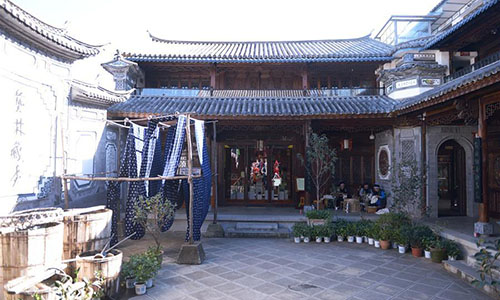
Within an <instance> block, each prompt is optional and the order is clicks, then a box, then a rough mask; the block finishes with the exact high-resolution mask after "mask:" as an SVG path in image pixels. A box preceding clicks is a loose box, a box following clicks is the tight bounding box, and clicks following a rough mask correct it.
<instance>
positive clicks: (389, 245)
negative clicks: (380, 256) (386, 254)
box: [380, 240, 391, 250]
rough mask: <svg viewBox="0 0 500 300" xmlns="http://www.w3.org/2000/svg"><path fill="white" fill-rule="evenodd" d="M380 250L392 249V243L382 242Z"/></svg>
mask: <svg viewBox="0 0 500 300" xmlns="http://www.w3.org/2000/svg"><path fill="white" fill-rule="evenodd" d="M380 248H382V249H384V250H387V249H389V248H391V241H383V240H380Z"/></svg>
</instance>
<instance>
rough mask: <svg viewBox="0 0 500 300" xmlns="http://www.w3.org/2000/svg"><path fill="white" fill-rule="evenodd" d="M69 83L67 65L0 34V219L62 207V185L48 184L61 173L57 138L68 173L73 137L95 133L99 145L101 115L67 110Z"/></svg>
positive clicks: (73, 153) (73, 154) (72, 157)
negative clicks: (20, 212) (0, 131)
mask: <svg viewBox="0 0 500 300" xmlns="http://www.w3.org/2000/svg"><path fill="white" fill-rule="evenodd" d="M71 78H72V65H71V64H68V63H64V62H61V61H58V60H56V59H55V58H52V57H49V56H47V55H45V54H44V53H40V52H37V51H36V50H33V49H31V48H30V47H27V46H26V45H24V44H21V43H19V42H17V41H15V40H11V39H10V38H9V37H8V36H6V35H5V34H4V33H3V32H1V31H0V86H1V87H2V109H3V114H2V118H1V119H0V127H1V128H2V129H3V132H4V134H3V142H1V143H0V164H1V166H2V172H0V201H2V206H1V207H0V215H1V214H6V213H9V212H11V211H13V210H18V209H24V208H32V207H40V206H53V205H61V204H62V199H61V185H60V183H59V182H58V181H57V179H56V180H55V182H54V181H53V180H54V176H58V175H60V174H61V173H62V167H63V163H62V140H63V139H62V134H63V135H64V149H65V151H66V152H67V157H68V167H69V165H70V164H71V163H72V162H75V163H76V164H78V162H76V161H75V157H76V156H78V155H77V154H76V152H77V151H78V149H75V147H74V146H73V145H74V138H75V137H76V136H77V135H76V133H77V132H78V131H81V130H88V131H92V132H94V134H95V137H96V140H97V144H98V143H99V140H100V138H101V135H102V131H103V126H104V120H105V117H106V113H105V110H104V109H103V108H100V109H96V108H94V109H92V110H91V111H90V112H89V111H88V109H86V108H82V107H76V108H75V107H73V108H72V105H71V104H70V103H69V90H70V84H69V80H70V79H71ZM70 111H73V112H75V113H74V116H70V115H71V114H70ZM88 116H91V117H88ZM92 150H95V149H92ZM92 150H89V151H92ZM94 191H95V190H94ZM87 196H88V195H87ZM78 198H79V197H78V196H77V197H74V198H73V199H72V200H74V201H77V200H78Z"/></svg>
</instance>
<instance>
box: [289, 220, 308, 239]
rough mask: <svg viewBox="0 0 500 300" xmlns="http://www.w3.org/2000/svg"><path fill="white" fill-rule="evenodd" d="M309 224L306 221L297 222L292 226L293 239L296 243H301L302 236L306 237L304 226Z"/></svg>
mask: <svg viewBox="0 0 500 300" xmlns="http://www.w3.org/2000/svg"><path fill="white" fill-rule="evenodd" d="M305 226H307V225H306V224H304V223H295V224H294V225H293V227H292V233H293V240H294V242H295V243H300V240H301V238H303V237H304V228H305Z"/></svg>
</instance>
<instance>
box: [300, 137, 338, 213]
mask: <svg viewBox="0 0 500 300" xmlns="http://www.w3.org/2000/svg"><path fill="white" fill-rule="evenodd" d="M308 138H309V143H308V144H307V147H306V149H305V150H306V151H305V155H302V154H301V153H298V154H297V158H298V159H299V160H300V162H301V164H302V165H303V166H304V167H305V171H306V175H307V177H308V178H309V179H310V182H311V183H312V186H314V188H315V196H316V200H317V202H316V203H317V205H316V209H319V208H320V203H321V201H320V199H322V196H323V194H322V193H323V192H324V188H325V187H326V185H327V184H328V183H329V182H331V179H332V177H333V174H334V172H332V170H335V162H336V161H337V151H336V149H335V148H334V147H330V144H329V141H328V137H327V136H326V135H325V134H321V135H319V134H317V133H314V132H311V134H310V135H309V137H308Z"/></svg>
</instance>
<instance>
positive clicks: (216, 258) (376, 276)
mask: <svg viewBox="0 0 500 300" xmlns="http://www.w3.org/2000/svg"><path fill="white" fill-rule="evenodd" d="M182 240H183V235H181V234H179V233H168V234H167V235H166V237H165V240H164V248H166V250H165V259H164V266H163V268H162V269H161V271H160V273H159V274H158V276H157V278H156V280H155V286H154V287H153V288H151V289H148V291H147V294H146V295H143V296H135V293H134V291H133V290H128V291H127V292H125V294H124V295H122V297H121V298H120V299H137V300H139V299H169V300H177V299H251V300H260V299H286V300H293V299H353V300H354V299H370V300H377V299H453V300H461V299H464V300H465V299H467V300H469V299H490V298H488V296H486V295H484V294H482V293H481V292H479V291H478V290H476V289H474V288H472V287H470V286H469V285H467V284H466V283H464V282H463V281H462V280H461V279H459V278H456V277H454V276H452V275H450V274H449V273H447V272H446V271H445V270H444V269H443V267H442V266H441V265H440V264H436V263H432V262H431V261H430V260H427V259H424V258H414V257H413V256H411V254H409V253H406V254H403V255H402V254H399V253H398V252H397V250H381V249H376V248H374V247H373V246H368V244H361V245H358V244H354V243H347V242H342V243H339V242H336V241H335V242H331V243H329V244H324V243H322V244H316V243H314V242H311V243H309V244H304V243H301V244H294V243H293V242H292V241H291V240H289V239H203V247H204V249H205V252H206V256H207V258H206V260H205V262H204V263H203V264H202V265H195V266H190V265H177V264H176V263H175V258H176V256H177V253H178V250H179V247H180V245H181V244H182ZM151 244H152V241H151V240H150V239H147V238H146V239H144V240H141V241H127V242H126V243H124V246H123V247H121V250H123V251H124V254H125V256H128V255H130V254H131V253H135V252H139V251H142V250H144V249H146V248H147V246H148V245H151Z"/></svg>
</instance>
